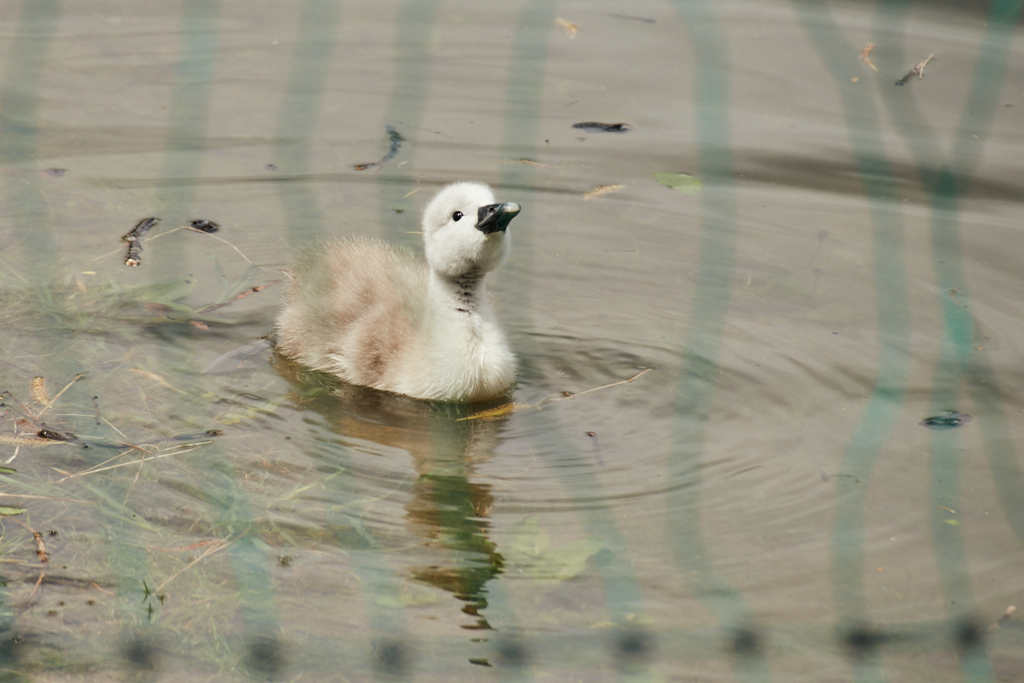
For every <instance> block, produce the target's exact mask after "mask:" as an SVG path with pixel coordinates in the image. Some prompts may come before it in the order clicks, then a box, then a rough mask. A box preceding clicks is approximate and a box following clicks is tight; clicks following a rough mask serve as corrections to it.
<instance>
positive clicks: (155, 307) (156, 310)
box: [146, 303, 174, 318]
mask: <svg viewBox="0 0 1024 683" xmlns="http://www.w3.org/2000/svg"><path fill="white" fill-rule="evenodd" d="M146 310H147V311H149V312H150V313H152V314H153V315H155V316H156V317H158V318H163V317H165V316H166V315H167V314H168V313H170V312H171V311H173V310H174V309H173V308H171V307H170V306H168V305H167V304H158V303H151V304H146Z"/></svg>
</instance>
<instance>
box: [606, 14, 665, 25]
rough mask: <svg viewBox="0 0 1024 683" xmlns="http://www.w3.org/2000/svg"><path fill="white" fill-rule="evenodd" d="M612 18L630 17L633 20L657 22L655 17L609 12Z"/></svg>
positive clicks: (649, 22)
mask: <svg viewBox="0 0 1024 683" xmlns="http://www.w3.org/2000/svg"><path fill="white" fill-rule="evenodd" d="M608 16H609V17H611V18H612V19H631V20H633V21H642V22H644V23H645V24H657V23H658V20H657V19H648V18H647V17H634V16H633V15H631V14H609V15H608Z"/></svg>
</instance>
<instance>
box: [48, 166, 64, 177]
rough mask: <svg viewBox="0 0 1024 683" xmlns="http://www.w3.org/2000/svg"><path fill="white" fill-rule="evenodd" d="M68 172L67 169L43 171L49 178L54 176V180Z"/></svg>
mask: <svg viewBox="0 0 1024 683" xmlns="http://www.w3.org/2000/svg"><path fill="white" fill-rule="evenodd" d="M67 172H68V169H66V168H44V169H43V173H45V174H46V175H48V176H53V177H54V178H60V177H61V176H63V175H64V174H65V173H67Z"/></svg>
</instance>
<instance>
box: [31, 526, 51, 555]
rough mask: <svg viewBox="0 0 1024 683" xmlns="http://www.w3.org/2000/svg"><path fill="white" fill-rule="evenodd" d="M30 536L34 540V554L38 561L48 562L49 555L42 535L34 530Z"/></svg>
mask: <svg viewBox="0 0 1024 683" xmlns="http://www.w3.org/2000/svg"><path fill="white" fill-rule="evenodd" d="M32 538H34V539H35V541H36V556H38V557H39V561H40V562H49V561H50V556H49V555H47V554H46V543H44V542H43V535H42V534H41V533H40V532H38V531H35V532H33V533H32Z"/></svg>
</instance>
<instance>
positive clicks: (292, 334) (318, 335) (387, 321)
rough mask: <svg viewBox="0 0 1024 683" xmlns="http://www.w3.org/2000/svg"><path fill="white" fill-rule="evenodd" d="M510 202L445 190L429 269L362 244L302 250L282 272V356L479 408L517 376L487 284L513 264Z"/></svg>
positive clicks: (432, 219)
mask: <svg viewBox="0 0 1024 683" xmlns="http://www.w3.org/2000/svg"><path fill="white" fill-rule="evenodd" d="M519 211H520V207H519V205H518V204H516V203H514V202H505V203H498V202H495V200H494V195H493V193H492V192H491V189H490V188H489V187H488V186H487V185H484V184H482V183H473V182H460V183H455V184H452V185H448V186H446V187H445V188H443V189H442V190H441V191H440V192H438V193H437V194H436V195H435V196H434V198H433V199H431V200H430V202H429V203H428V204H427V206H426V208H425V209H424V211H423V224H422V225H423V245H424V251H425V253H426V263H424V262H423V261H422V260H421V259H419V258H417V257H416V256H414V255H413V254H412V253H411V252H409V251H408V250H405V249H401V248H398V247H394V246H391V245H388V244H386V243H384V242H381V241H379V240H373V239H367V238H362V237H355V238H343V239H337V240H331V241H326V242H320V243H317V244H314V245H312V246H310V247H306V248H305V249H303V250H301V251H300V252H299V253H298V254H297V255H296V258H295V261H294V263H293V265H292V266H291V268H290V269H289V270H288V271H286V274H287V276H288V284H287V286H286V290H285V303H284V307H283V309H282V310H281V313H280V315H279V316H278V319H277V326H276V338H277V349H278V352H279V353H280V354H281V355H282V356H285V357H287V358H292V359H294V360H296V361H298V362H299V363H302V364H303V365H306V366H307V367H310V368H312V369H314V370H320V371H323V372H328V373H331V374H333V375H336V376H337V377H340V378H341V379H343V380H345V381H346V382H350V383H352V384H358V385H362V386H368V387H373V388H376V389H382V390H385V391H392V392H395V393H398V394H405V395H407V396H413V397H415V398H422V399H431V400H437V401H475V400H483V399H487V398H493V397H496V396H499V395H501V394H503V393H504V392H505V391H507V390H508V389H509V387H511V386H512V384H513V382H514V381H515V357H514V356H513V355H512V351H511V350H510V349H509V347H508V342H507V340H506V338H505V334H504V333H503V332H502V330H501V328H500V326H499V325H498V321H497V319H496V317H495V315H494V312H493V311H492V310H491V307H490V305H489V304H488V302H487V296H486V291H485V287H484V279H485V277H486V275H487V273H489V272H490V271H492V270H494V269H496V268H498V267H499V266H500V265H501V264H502V263H503V262H504V260H505V257H506V255H507V254H508V249H509V236H508V231H507V228H508V225H509V223H510V222H511V221H512V219H513V218H515V217H516V215H518V213H519Z"/></svg>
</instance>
